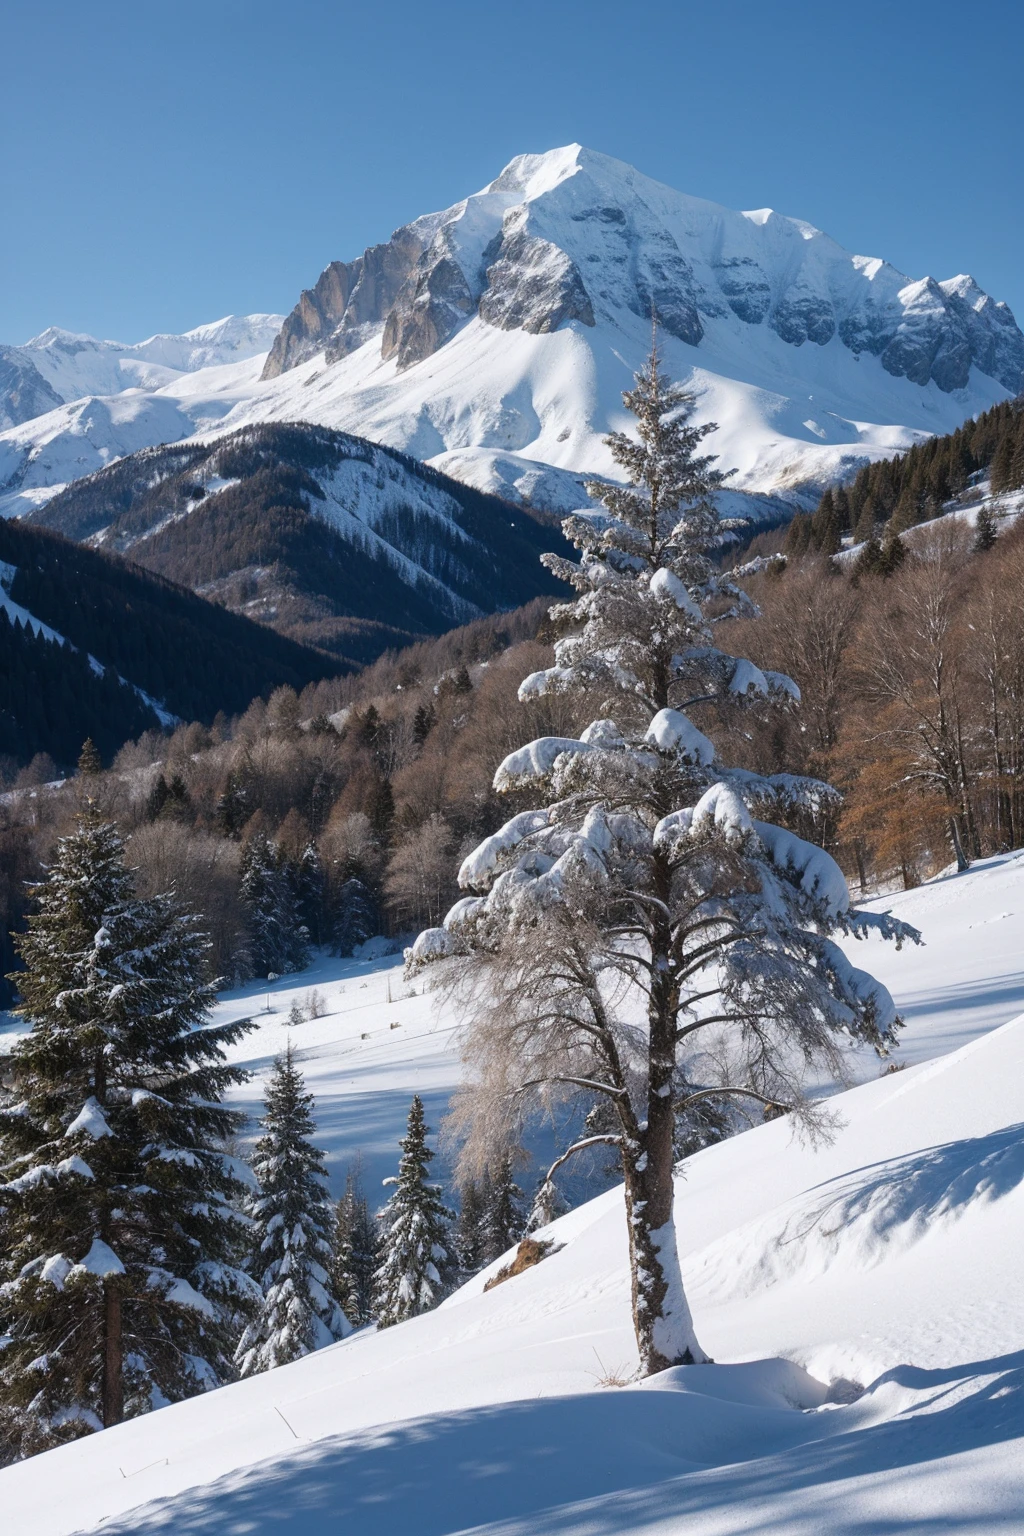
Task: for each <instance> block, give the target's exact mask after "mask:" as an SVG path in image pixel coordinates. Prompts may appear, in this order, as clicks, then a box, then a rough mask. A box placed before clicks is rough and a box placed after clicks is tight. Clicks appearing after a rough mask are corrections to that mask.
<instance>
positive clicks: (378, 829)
mask: <svg viewBox="0 0 1024 1536" xmlns="http://www.w3.org/2000/svg"><path fill="white" fill-rule="evenodd" d="M366 814H367V816H369V818H370V826H371V827H372V828H373V833H374V836H375V837H376V838H377V840H378V841H379V842H381V843H387V841H388V840H389V838H390V836H391V825H392V823H393V821H394V819H395V795H394V791H393V790H392V788H391V781H390V780H389V779H384V778H378V779H374V781H373V788H372V789H371V791H370V797H369V803H368V805H367V807H366Z"/></svg>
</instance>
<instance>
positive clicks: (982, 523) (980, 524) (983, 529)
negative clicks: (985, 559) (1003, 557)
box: [974, 501, 999, 555]
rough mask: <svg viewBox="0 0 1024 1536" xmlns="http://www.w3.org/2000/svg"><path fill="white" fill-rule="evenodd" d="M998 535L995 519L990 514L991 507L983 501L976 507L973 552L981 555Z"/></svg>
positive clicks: (989, 547) (990, 546)
mask: <svg viewBox="0 0 1024 1536" xmlns="http://www.w3.org/2000/svg"><path fill="white" fill-rule="evenodd" d="M998 537H999V533H998V530H997V528H996V520H995V517H994V516H993V515H992V508H991V506H990V505H989V503H988V502H987V501H983V502H982V504H981V506H980V507H979V508H978V516H977V520H976V521H975V524H974V552H975V554H976V555H983V554H984V553H985V551H986V549H991V548H992V546H993V544H994V543H995V542H996V539H997V538H998Z"/></svg>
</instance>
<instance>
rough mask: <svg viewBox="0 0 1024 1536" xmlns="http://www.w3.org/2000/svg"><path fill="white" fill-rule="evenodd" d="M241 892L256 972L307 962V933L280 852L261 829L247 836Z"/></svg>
mask: <svg viewBox="0 0 1024 1536" xmlns="http://www.w3.org/2000/svg"><path fill="white" fill-rule="evenodd" d="M240 894H241V898H242V904H243V906H244V907H245V910H246V916H247V918H248V923H249V934H250V947H251V953H252V962H253V968H254V970H255V972H256V975H257V976H268V975H269V974H270V973H271V972H272V971H275V972H277V973H278V975H281V974H284V973H285V972H287V971H301V970H302V969H303V967H304V966H306V965H307V964H308V963H309V933H308V931H307V929H306V928H305V926H304V925H303V923H302V922H301V920H300V917H299V908H298V903H297V901H296V899H295V895H294V892H293V890H292V886H291V881H290V880H289V877H288V871H287V869H285V868H284V867H283V864H282V860H281V857H280V854H279V851H278V849H277V848H276V847H275V846H274V844H273V843H272V842H271V841H270V839H269V838H268V837H267V836H266V834H265V833H263V832H257V833H256V834H255V835H254V836H253V837H251V838H250V839H249V842H248V843H247V844H246V847H245V851H244V852H243V854H242V870H241V882H240Z"/></svg>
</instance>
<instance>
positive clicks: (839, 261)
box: [0, 145, 1024, 515]
mask: <svg viewBox="0 0 1024 1536" xmlns="http://www.w3.org/2000/svg"><path fill="white" fill-rule="evenodd" d="M652 304H653V305H654V307H655V308H656V310H657V312H658V314H659V317H660V320H661V325H662V342H663V349H664V357H665V362H666V366H667V367H668V368H669V370H670V371H671V372H672V373H673V374H675V375H676V376H677V377H679V378H682V379H684V380H687V381H688V382H689V383H690V385H691V387H692V388H693V389H694V390H695V392H696V393H697V394H698V396H699V399H700V408H699V409H700V415H701V417H702V418H703V419H713V420H715V421H717V422H718V423H719V424H720V428H721V430H720V432H719V433H718V435H717V437H716V439H715V448H716V451H717V452H718V453H719V455H720V457H721V460H722V464H723V467H725V468H729V469H734V470H735V471H736V475H735V479H734V480H733V482H732V484H733V487H734V490H735V491H736V492H738V493H744V502H745V504H746V505H747V506H748V509H750V510H753V511H754V512H755V513H757V512H758V511H760V512H762V513H763V514H766V515H772V514H773V513H775V512H777V511H778V510H779V503H778V502H769V503H767V504H765V503H760V504H759V503H758V502H756V501H755V502H754V503H752V504H751V503H750V501H749V498H750V496H751V495H753V496H756V497H764V496H769V497H780V496H781V497H782V498H784V499H785V504H788V505H793V504H794V503H800V502H806V501H808V500H809V499H810V498H814V493H815V489H816V487H818V486H820V484H821V483H822V482H823V481H826V480H828V479H830V478H834V477H836V476H840V475H844V474H847V473H849V471H850V470H851V469H852V468H853V467H854V466H855V465H856V464H857V463H858V462H859V461H861V460H863V459H865V458H874V457H880V456H885V455H886V454H892V453H894V452H897V451H899V450H900V449H902V448H906V447H907V446H909V445H910V444H911V443H913V442H915V441H918V440H920V438H921V437H922V436H924V435H927V434H930V433H935V432H939V433H941V432H946V431H950V430H952V429H953V428H955V427H956V426H957V425H959V423H960V422H961V421H963V420H964V419H965V417H967V416H969V415H973V414H975V413H976V412H978V411H980V410H982V409H985V408H986V407H987V406H989V405H991V404H993V403H994V402H995V401H997V400H1001V399H1005V398H1007V396H1008V395H1011V394H1013V393H1015V392H1016V391H1017V390H1018V389H1019V388H1020V386H1021V383H1022V380H1024V336H1022V335H1021V332H1020V331H1019V330H1018V328H1017V325H1016V323H1015V321H1014V319H1013V316H1012V314H1011V313H1010V311H1009V310H1008V309H1007V307H1006V306H1005V304H999V303H996V302H995V301H994V300H993V299H991V298H990V297H989V296H988V295H987V294H984V293H983V292H982V291H981V290H980V289H979V288H978V287H977V285H976V284H975V283H974V282H973V280H972V279H971V278H969V277H965V276H958V277H954V278H950V279H948V280H945V281H943V282H941V283H939V282H935V281H933V280H932V279H931V278H922V279H920V280H912V279H911V278H909V277H907V276H906V274H904V273H901V272H898V271H897V270H896V269H895V268H894V267H892V266H891V265H890V264H888V263H887V262H885V261H883V260H881V259H877V258H867V257H861V256H855V255H851V254H850V253H849V252H847V251H845V250H843V249H842V247H840V246H839V245H837V244H836V242H835V241H833V240H831V239H830V238H829V237H828V236H827V235H825V234H823V233H822V232H821V231H820V230H817V229H815V228H814V227H813V226H812V225H810V224H807V223H805V222H804V221H802V220H799V219H792V218H788V217H785V216H783V215H781V214H777V213H774V212H772V211H771V210H769V209H759V210H756V211H754V212H747V213H738V212H733V211H731V210H729V209H726V208H722V207H720V206H718V205H717V204H714V203H709V202H705V201H702V200H701V199H698V198H692V197H687V196H686V195H685V194H683V193H679V192H676V191H674V190H673V189H671V188H669V187H665V186H663V185H661V184H660V183H657V182H654V181H652V180H650V179H649V178H648V177H645V176H643V175H641V174H640V173H639V172H638V171H635V170H634V169H633V168H632V167H630V166H627V165H624V164H623V163H622V162H620V161H617V160H613V159H610V158H609V157H608V156H605V155H600V154H596V153H594V152H593V151H591V150H586V149H582V148H581V147H580V146H579V145H570V146H568V147H567V148H562V149H557V150H551V151H549V152H548V153H547V154H543V155H526V156H520V157H518V158H517V159H516V160H514V161H512V162H511V164H510V165H509V166H506V168H505V169H504V170H503V171H502V172H501V174H500V175H499V176H498V177H497V178H496V180H495V181H494V182H492V183H491V184H490V185H489V186H488V187H486V188H484V189H483V191H481V192H479V193H476V194H474V195H473V196H471V197H469V198H466V199H465V200H463V201H462V202H460V203H458V204H456V205H455V206H454V207H452V208H449V209H446V210H444V211H443V212H440V213H435V214H429V215H424V216H423V217H422V218H419V219H417V220H415V221H414V222H413V223H411V224H409V225H406V226H404V228H403V229H401V230H398V231H396V233H395V235H393V236H392V239H391V240H390V241H389V242H387V243H386V244H385V245H381V246H375V247H371V248H370V249H369V250H368V251H366V252H364V253H363V255H362V256H359V257H357V258H356V259H355V260H354V261H349V262H332V263H331V265H330V266H329V267H328V268H327V269H326V270H325V272H324V273H323V274H322V276H321V278H320V279H319V281H318V282H317V284H316V285H315V287H314V288H313V289H312V290H310V291H309V292H307V293H304V294H303V296H302V298H301V300H300V302H299V304H298V305H297V306H296V309H295V310H294V311H293V313H292V315H290V316H289V317H288V318H287V319H286V321H285V323H284V325H283V326H282V328H281V330H280V332H279V333H278V336H277V339H276V341H275V342H274V345H273V348H272V350H271V352H270V356H269V358H268V359H267V360H266V362H265V364H264V359H263V358H260V360H259V365H258V366H254V365H253V364H252V363H251V362H249V361H239V362H237V363H233V364H229V363H227V362H226V361H225V360H224V358H223V352H222V351H221V352H218V353H217V361H218V363H223V366H218V367H216V368H213V369H206V368H200V369H199V371H196V372H189V373H181V374H179V375H178V376H176V377H173V378H169V379H167V380H166V381H164V380H163V379H162V376H160V375H159V368H160V367H164V366H168V364H165V362H164V357H165V355H166V357H168V358H169V359H171V361H172V362H173V361H174V359H173V358H171V351H170V350H167V349H166V348H165V349H164V351H161V349H160V348H159V347H157V346H156V343H157V342H159V341H162V340H163V339H162V338H154V340H153V341H152V342H149V343H144V344H142V346H143V347H145V348H151V349H153V351H152V354H151V355H150V354H147V356H146V358H144V359H143V358H135V360H134V361H130V369H133V370H134V372H133V373H132V375H131V377H132V382H134V383H139V384H140V385H141V384H143V383H145V387H144V388H140V389H139V390H138V391H137V392H134V393H132V394H130V395H128V396H124V395H119V396H117V397H115V399H113V400H112V399H110V398H109V397H104V398H101V399H94V398H90V399H88V400H84V401H80V402H79V403H78V404H77V405H71V406H68V405H65V406H62V407H60V406H59V407H56V408H54V409H50V410H48V411H46V410H45V401H43V400H42V399H40V400H39V401H38V402H37V403H38V406H39V408H40V410H43V411H45V414H40V415H38V416H36V417H35V418H34V419H32V420H31V421H27V422H23V423H22V424H21V425H17V426H13V427H11V428H9V429H8V430H7V431H6V432H3V433H0V510H3V511H6V512H7V513H8V515H9V514H10V513H12V512H18V511H23V510H26V509H27V508H28V507H30V506H31V505H33V504H37V503H38V501H39V500H40V499H45V496H46V495H47V494H48V493H49V491H50V489H51V488H52V487H54V486H57V485H62V484H65V483H67V481H68V480H70V479H73V478H76V477H77V476H79V475H81V474H86V473H89V472H91V471H92V470H94V469H96V468H98V467H100V466H101V465H102V464H105V463H108V462H110V460H111V459H112V458H114V457H116V456H118V455H119V454H123V453H125V452H129V451H132V450H133V449H134V448H138V447H142V446H144V445H145V444H153V443H158V442H171V441H177V440H178V439H180V438H181V437H184V436H187V435H189V434H190V433H192V432H196V431H210V430H212V429H214V428H215V427H218V426H219V427H222V428H224V427H226V428H231V427H234V426H236V425H240V424H245V423H249V422H257V421H270V420H274V421H311V422H315V423H318V424H321V425H325V426H332V427H340V428H342V429H344V430H346V431H350V432H355V433H358V434H359V435H361V436H365V437H369V438H370V439H372V440H373V441H375V442H380V443H384V444H387V445H388V446H391V447H395V448H400V449H402V450H404V451H405V452H407V453H410V454H412V455H413V456H414V457H417V458H420V459H425V460H427V461H428V462H430V463H432V464H434V465H436V466H437V467H439V468H441V469H444V470H445V471H446V472H447V473H449V474H451V475H454V476H455V477H456V478H458V479H462V480H464V481H466V482H467V483H469V484H472V485H474V486H476V487H477V488H479V489H482V490H490V491H495V492H498V493H499V494H501V495H505V496H510V497H512V498H513V499H516V498H519V499H529V500H531V501H533V502H534V503H535V504H537V505H540V506H544V507H547V508H550V509H552V510H559V509H565V508H568V507H572V506H574V505H578V504H579V503H580V500H581V482H582V478H583V477H584V476H585V475H586V474H606V475H611V474H612V471H613V464H612V461H611V459H610V457H609V455H608V452H607V449H606V448H605V447H604V445H603V442H602V438H603V437H604V435H605V434H606V433H607V431H608V430H609V428H616V427H619V426H621V425H623V412H622V405H621V398H620V397H621V391H622V389H623V388H625V387H626V386H628V384H629V382H630V379H631V375H632V372H633V370H634V369H635V368H636V366H637V365H638V363H639V362H640V360H641V359H642V357H643V356H644V354H645V352H646V350H647V348H648V346H649V343H650V319H649V316H650V312H651V306H652ZM204 329H205V328H204ZM190 334H192V335H196V336H198V335H199V333H190ZM262 334H263V333H262V332H261V336H262ZM252 339H253V342H254V344H255V341H256V339H257V338H256V336H255V335H254V336H253V338H252ZM40 340H42V339H40ZM186 340H187V338H186ZM264 344H265V345H266V346H269V345H270V341H269V338H265V340H264ZM33 345H34V344H33ZM97 345H99V344H97ZM23 350H25V351H26V355H27V353H28V351H30V350H31V348H29V349H23ZM37 350H38V351H39V352H40V353H42V352H47V353H48V351H49V350H52V349H48V347H46V346H44V347H40V348H38V349H37ZM171 350H173V349H171ZM200 351H201V346H200V344H199V343H198V342H197V343H196V346H195V348H194V350H193V353H190V354H189V355H190V356H193V355H198V354H199V352H200ZM133 356H134V352H133ZM177 356H178V354H177V353H175V354H174V358H177ZM40 366H42V363H40ZM84 366H85V365H84V363H83V364H82V367H84ZM111 366H113V363H112V364H111ZM116 366H117V368H118V369H119V370H122V372H121V374H119V377H121V376H125V377H126V376H127V375H126V374H125V373H124V370H129V360H125V359H121V358H120V357H119V358H118V359H117V360H116ZM146 370H150V372H149V373H148V374H147V373H146ZM261 373H262V375H263V377H262V378H261V377H260V375H261ZM83 377H84V375H83ZM49 378H50V376H49V375H47V379H46V380H43V383H44V384H47V383H48V381H49ZM63 379H64V375H63V374H62V375H60V378H58V374H57V372H54V373H53V380H54V381H55V387H58V393H60V385H61V380H63ZM104 387H106V386H104ZM111 387H115V386H111ZM116 387H117V388H123V384H119V385H117V386H116ZM94 393H95V391H94ZM63 398H64V399H68V398H69V396H68V395H67V394H64V395H63ZM815 499H816V498H815Z"/></svg>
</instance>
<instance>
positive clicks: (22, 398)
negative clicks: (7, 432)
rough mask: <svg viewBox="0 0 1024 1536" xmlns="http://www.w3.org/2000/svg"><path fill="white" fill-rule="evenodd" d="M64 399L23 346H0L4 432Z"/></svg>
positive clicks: (0, 409)
mask: <svg viewBox="0 0 1024 1536" xmlns="http://www.w3.org/2000/svg"><path fill="white" fill-rule="evenodd" d="M62 404H63V401H62V400H61V398H60V395H58V393H57V391H56V390H55V389H54V388H53V387H52V385H50V384H48V383H47V382H46V380H45V379H44V378H43V376H42V374H41V373H40V372H39V369H38V368H37V367H36V366H35V364H34V363H33V362H32V361H31V360H30V359H29V358H27V357H26V356H25V355H24V353H23V351H22V350H21V348H19V347H0V431H3V430H4V429H6V428H7V427H18V426H20V425H21V424H22V422H25V421H31V420H32V418H33V416H41V415H42V414H43V412H44V411H52V410H53V408H54V406H57V405H62Z"/></svg>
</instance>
